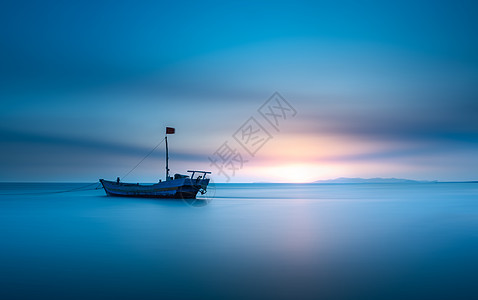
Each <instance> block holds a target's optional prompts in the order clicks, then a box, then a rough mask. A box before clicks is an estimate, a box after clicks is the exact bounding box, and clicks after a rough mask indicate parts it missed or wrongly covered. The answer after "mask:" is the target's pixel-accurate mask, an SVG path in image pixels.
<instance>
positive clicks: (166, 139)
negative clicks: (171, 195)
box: [164, 135, 169, 181]
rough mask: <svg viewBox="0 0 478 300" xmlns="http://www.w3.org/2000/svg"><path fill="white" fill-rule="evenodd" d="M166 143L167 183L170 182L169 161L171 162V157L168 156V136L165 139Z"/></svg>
mask: <svg viewBox="0 0 478 300" xmlns="http://www.w3.org/2000/svg"><path fill="white" fill-rule="evenodd" d="M164 140H165V141H166V181H168V180H169V165H168V160H169V155H168V136H167V135H166V137H165V138H164Z"/></svg>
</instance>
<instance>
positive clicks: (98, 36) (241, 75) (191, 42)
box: [0, 1, 478, 182]
mask: <svg viewBox="0 0 478 300" xmlns="http://www.w3.org/2000/svg"><path fill="white" fill-rule="evenodd" d="M477 12H478V9H477V4H475V3H474V2H473V1H400V2H396V3H391V2H383V1H328V2H327V1H250V2H247V1H237V2H236V1H228V2H224V1H203V2H181V1H175V2H161V1H100V3H98V1H81V2H78V3H72V2H69V1H2V3H1V4H0V25H1V26H0V66H1V68H0V99H1V100H0V101H1V102H0V140H1V141H2V147H1V149H0V166H1V169H0V180H2V181H56V180H61V181H94V180H97V179H98V178H99V177H103V178H116V176H121V175H122V174H125V173H126V172H127V171H128V170H129V169H130V168H131V167H133V166H134V165H135V164H136V163H137V162H138V161H139V160H140V159H141V158H142V157H143V156H144V155H145V154H147V153H148V152H149V150H150V149H152V148H153V147H154V146H155V145H156V144H157V143H158V142H159V141H160V140H161V139H162V138H163V135H164V127H165V126H172V127H175V128H176V129H177V134H176V135H174V136H171V137H170V144H171V167H172V170H173V172H184V171H185V170H186V169H191V168H200V169H210V170H211V171H213V172H215V171H216V170H214V167H213V166H210V165H209V160H208V156H210V155H212V154H213V153H214V152H215V151H216V149H217V148H218V147H219V146H220V145H221V144H222V143H223V142H224V141H226V140H230V139H231V136H232V134H233V133H234V132H235V131H236V130H237V129H238V127H240V126H241V125H242V124H243V123H244V122H245V120H247V119H248V118H249V117H251V116H256V113H257V111H256V110H257V108H258V107H259V106H260V105H261V104H262V103H263V102H264V101H266V100H267V99H268V98H269V97H270V96H271V95H272V94H273V93H274V92H275V91H278V92H280V93H281V95H283V96H284V98H285V99H287V101H289V102H290V103H291V104H292V105H293V106H294V108H296V109H297V111H298V113H297V116H295V117H294V118H293V119H290V120H288V121H287V122H286V123H284V124H283V125H281V128H280V132H276V133H274V138H273V139H272V140H271V141H269V142H268V143H267V144H266V145H265V146H264V147H263V148H261V150H260V151H259V152H258V153H257V155H256V156H255V157H253V158H251V159H250V160H249V161H248V163H247V164H245V165H244V167H243V169H241V170H239V171H238V172H237V173H236V174H235V175H234V177H233V179H232V181H236V182H249V181H281V182H290V181H292V182H303V181H312V180H315V179H327V178H334V177H340V176H349V177H352V176H353V177H356V176H357V177H407V178H412V179H439V180H472V179H476V170H477V169H478V158H477V155H476V153H478V152H477V150H478V118H476V116H477V115H478V38H477V37H476V32H477V29H478V21H477V19H476V17H475V16H476V13H477ZM267 129H268V130H270V128H267ZM163 156H164V152H163V150H159V151H157V152H155V153H154V154H153V155H152V157H150V158H148V159H147V160H146V161H145V162H144V164H143V165H142V166H141V167H139V168H138V169H137V170H135V172H133V173H132V174H131V175H129V177H128V179H130V180H132V181H154V180H157V179H158V178H160V177H162V176H164V175H163V173H164V172H163V169H164V162H163ZM216 173H217V172H216ZM216 179H217V181H223V180H224V178H222V177H221V176H217V178H216ZM125 180H126V179H125Z"/></svg>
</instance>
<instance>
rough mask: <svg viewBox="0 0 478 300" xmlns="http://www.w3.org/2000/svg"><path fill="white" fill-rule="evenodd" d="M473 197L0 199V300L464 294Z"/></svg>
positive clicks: (383, 188)
mask: <svg viewBox="0 0 478 300" xmlns="http://www.w3.org/2000/svg"><path fill="white" fill-rule="evenodd" d="M75 186H81V184H79V185H74V184H69V185H66V184H49V185H41V184H36V185H28V184H21V185H20V184H0V189H1V193H15V192H35V191H40V190H41V191H48V190H61V189H69V188H74V187H75ZM477 196H478V184H465V183H456V184H451V183H439V184H438V183H437V184H355V185H354V184H343V185H333V184H329V185H326V184H311V185H301V184H290V185H287V184H237V185H227V184H222V185H221V184H218V185H217V191H216V198H215V199H213V201H212V202H210V203H209V205H207V206H204V207H191V206H189V205H188V204H187V203H184V202H182V201H178V200H152V199H134V198H113V197H106V196H104V192H103V191H101V190H98V191H82V192H75V193H67V194H53V195H40V196H35V195H31V196H30V195H28V196H25V195H23V196H0V226H1V227H0V228H1V229H0V240H1V241H2V243H1V248H0V267H1V270H2V272H0V282H1V283H0V285H1V286H0V287H1V289H0V298H1V299H9V298H15V297H14V296H17V298H31V299H33V298H42V297H43V298H78V299H84V298H105V297H108V298H112V297H115V298H135V299H136V298H146V299H158V298H169V299H171V298H183V299H209V298H224V299H226V298H227V299H233V298H237V299H241V298H242V299H251V298H255V299H263V298H266V297H267V298H276V299H287V298H289V299H297V298H301V299H317V298H334V299H346V298H347V299H384V298H387V299H403V298H433V299H437V298H439V299H448V298H457V297H458V298H460V296H461V297H462V298H463V297H470V296H471V295H473V294H475V295H476V288H475V281H476V276H475V273H476V270H477V269H478V257H477V255H476V253H478V251H477V250H478V197H477Z"/></svg>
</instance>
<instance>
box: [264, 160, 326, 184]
mask: <svg viewBox="0 0 478 300" xmlns="http://www.w3.org/2000/svg"><path fill="white" fill-rule="evenodd" d="M267 169H268V170H267V171H268V172H267V173H269V174H268V175H269V177H271V178H275V179H276V180H279V181H281V182H290V183H307V182H313V181H314V180H317V175H318V174H317V170H316V168H315V167H314V166H311V165H309V164H303V163H302V164H288V165H280V166H274V167H269V168H267Z"/></svg>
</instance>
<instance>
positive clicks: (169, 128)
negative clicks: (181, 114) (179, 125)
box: [166, 127, 176, 134]
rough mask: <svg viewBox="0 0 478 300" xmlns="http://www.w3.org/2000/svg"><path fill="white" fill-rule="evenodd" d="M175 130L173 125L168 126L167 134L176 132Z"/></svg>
mask: <svg viewBox="0 0 478 300" xmlns="http://www.w3.org/2000/svg"><path fill="white" fill-rule="evenodd" d="M175 131H176V129H174V128H173V127H166V134H174V132H175Z"/></svg>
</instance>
